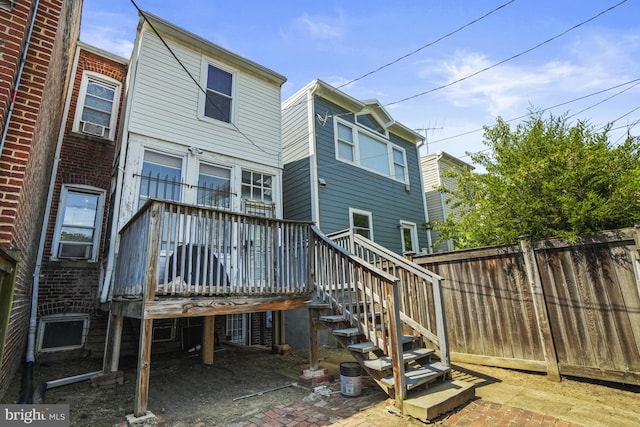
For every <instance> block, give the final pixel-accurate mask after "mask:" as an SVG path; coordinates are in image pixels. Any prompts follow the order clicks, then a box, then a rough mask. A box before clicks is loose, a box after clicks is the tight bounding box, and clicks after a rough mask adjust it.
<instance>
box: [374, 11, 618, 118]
mask: <svg viewBox="0 0 640 427" xmlns="http://www.w3.org/2000/svg"><path fill="white" fill-rule="evenodd" d="M627 1H628V0H622V1H621V2H619V3H617V4H615V5H613V6H611V7H609V8H607V9H605V10H603V11H602V12H600V13H598V14H596V15H594V16H592V17H591V18H589V19H587V20H585V21H582V22H580V23H578V24H576V25H574V26H573V27H571V28H568V29H566V30H564V31H563V32H561V33H560V34H557V35H555V36H553V37H551V38H549V39H547V40H545V41H543V42H540V43H538V44H537V45H535V46H533V47H530V48H529V49H527V50H524V51H522V52H520V53H517V54H515V55H513V56H510V57H509V58H506V59H503V60H502V61H500V62H496V63H495V64H493V65H490V66H488V67H485V68H483V69H481V70H478V71H476V72H475V73H472V74H469V75H467V76H465V77H462V78H459V79H457V80H454V81H452V82H450V83H447V84H444V85H442V86H438V87H436V88H433V89H429V90H427V91H424V92H420V93H417V94H415V95H411V96H408V97H406V98H402V99H399V100H397V101H393V102H390V103H388V104H384V107H388V106H389V105H395V104H399V103H401V102H405V101H409V100H411V99H415V98H418V97H420V96H424V95H427V94H429V93H433V92H435V91H437V90H440V89H444V88H447V87H449V86H453V85H454V84H457V83H460V82H462V81H465V80H467V79H470V78H471V77H475V76H477V75H478V74H480V73H483V72H485V71H488V70H491V69H492V68H495V67H497V66H498V65H502V64H504V63H505V62H509V61H511V60H513V59H516V58H519V57H520V56H523V55H525V54H527V53H529V52H531V51H533V50H535V49H537V48H539V47H541V46H544V45H545V44H547V43H550V42H552V41H553V40H556V39H557V38H560V37H562V36H564V35H565V34H567V33H569V32H570V31H573V30H575V29H576V28H579V27H581V26H583V25H584V24H586V23H589V22H591V21H593V20H594V19H597V18H599V17H600V16H602V15H604V14H605V13H607V12H610V11H612V10H613V9H615V8H617V7H619V6H621V5H622V4H624V3H626V2H627Z"/></svg>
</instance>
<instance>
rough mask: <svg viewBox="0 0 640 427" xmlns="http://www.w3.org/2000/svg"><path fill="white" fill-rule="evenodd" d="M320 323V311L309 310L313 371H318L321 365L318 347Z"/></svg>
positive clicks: (310, 352) (310, 350)
mask: <svg viewBox="0 0 640 427" xmlns="http://www.w3.org/2000/svg"><path fill="white" fill-rule="evenodd" d="M319 321H320V318H319V316H318V311H317V310H314V309H312V308H309V369H310V370H312V371H317V370H318V366H319V365H320V354H319V351H320V350H319V346H318V329H319V328H318V322H319Z"/></svg>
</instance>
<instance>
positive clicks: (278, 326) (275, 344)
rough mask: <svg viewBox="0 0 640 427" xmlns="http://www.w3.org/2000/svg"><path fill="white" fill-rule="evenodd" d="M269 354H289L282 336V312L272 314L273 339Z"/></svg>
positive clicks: (289, 348) (283, 335)
mask: <svg viewBox="0 0 640 427" xmlns="http://www.w3.org/2000/svg"><path fill="white" fill-rule="evenodd" d="M271 352H272V353H277V354H287V353H290V352H291V347H289V346H288V345H287V344H285V334H284V311H281V310H278V311H274V312H273V338H272V345H271Z"/></svg>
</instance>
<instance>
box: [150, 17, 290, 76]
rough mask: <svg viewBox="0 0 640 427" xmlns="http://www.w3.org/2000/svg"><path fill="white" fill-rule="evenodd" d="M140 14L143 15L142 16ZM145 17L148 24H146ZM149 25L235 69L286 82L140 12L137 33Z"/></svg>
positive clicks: (271, 72)
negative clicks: (221, 60) (217, 58)
mask: <svg viewBox="0 0 640 427" xmlns="http://www.w3.org/2000/svg"><path fill="white" fill-rule="evenodd" d="M142 14H144V16H143V15H142ZM145 17H146V19H147V20H148V21H149V22H146V20H145ZM149 23H150V24H151V26H153V28H155V29H156V30H157V31H158V32H161V33H164V34H167V35H169V36H171V37H173V38H174V39H176V40H179V41H181V42H183V43H185V44H187V45H190V46H193V47H194V48H195V49H197V50H199V51H201V52H202V53H203V54H205V55H210V56H216V57H219V58H221V59H223V60H224V61H225V62H226V63H228V64H230V65H232V66H233V67H235V68H238V69H241V70H243V71H246V72H249V73H252V74H255V75H257V76H259V77H262V78H264V79H267V80H269V81H271V82H273V83H276V84H278V85H280V86H281V85H282V84H283V83H284V82H286V81H287V78H286V77H285V76H283V75H282V74H279V73H276V72H275V71H273V70H270V69H268V68H266V67H263V66H262V65H260V64H258V63H255V62H253V61H251V60H249V59H247V58H243V57H242V56H240V55H237V54H235V53H233V52H231V51H230V50H227V49H225V48H223V47H220V46H218V45H217V44H214V43H211V42H210V41H208V40H206V39H204V38H202V37H200V36H198V35H196V34H193V33H191V32H189V31H187V30H185V29H184V28H180V27H178V26H176V25H174V24H172V23H170V22H168V21H165V20H164V19H162V18H160V17H158V16H155V15H153V14H152V13H149V12H142V13H141V14H140V21H139V23H138V32H140V31H141V29H142V28H143V27H144V26H147V27H148V28H149ZM149 30H150V31H152V32H153V29H151V28H149Z"/></svg>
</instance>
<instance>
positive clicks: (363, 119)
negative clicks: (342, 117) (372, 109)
mask: <svg viewBox="0 0 640 427" xmlns="http://www.w3.org/2000/svg"><path fill="white" fill-rule="evenodd" d="M356 121H357V122H358V123H359V124H361V125H362V126H366V127H368V128H369V129H371V130H374V131H376V132H378V133H379V134H381V135H385V134H386V131H385V129H384V127H382V126H380V124H379V123H378V121H377V120H376V119H374V118H373V116H372V115H371V114H361V115H358V116H356Z"/></svg>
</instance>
